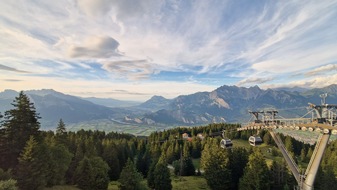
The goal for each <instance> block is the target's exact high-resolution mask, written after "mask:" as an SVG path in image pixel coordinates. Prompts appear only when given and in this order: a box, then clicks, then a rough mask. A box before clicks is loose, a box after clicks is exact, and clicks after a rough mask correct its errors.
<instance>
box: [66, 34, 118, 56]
mask: <svg viewBox="0 0 337 190" xmlns="http://www.w3.org/2000/svg"><path fill="white" fill-rule="evenodd" d="M118 46H119V43H118V42H117V41H116V40H115V39H113V38H111V37H108V36H104V37H93V38H90V39H89V40H87V42H86V44H85V45H84V46H75V45H72V46H71V47H70V48H69V50H68V54H69V56H70V57H72V58H88V59H91V58H109V57H111V56H119V55H120V54H119V53H118V49H117V48H118Z"/></svg>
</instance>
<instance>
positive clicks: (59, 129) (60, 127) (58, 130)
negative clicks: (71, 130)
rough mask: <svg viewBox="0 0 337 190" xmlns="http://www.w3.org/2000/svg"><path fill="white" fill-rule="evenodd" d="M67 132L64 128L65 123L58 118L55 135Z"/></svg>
mask: <svg viewBox="0 0 337 190" xmlns="http://www.w3.org/2000/svg"><path fill="white" fill-rule="evenodd" d="M66 132H67V130H66V124H64V122H63V120H62V119H60V121H59V123H58V125H57V128H56V134H57V135H63V134H65V133H66Z"/></svg>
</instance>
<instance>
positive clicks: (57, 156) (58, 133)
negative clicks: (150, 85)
mask: <svg viewBox="0 0 337 190" xmlns="http://www.w3.org/2000/svg"><path fill="white" fill-rule="evenodd" d="M0 117H1V128H0V189H8V190H10V189H22V190H34V189H44V188H46V187H53V186H56V185H65V184H67V185H72V186H74V187H77V188H79V189H83V190H93V189H95V190H105V189H108V186H109V183H110V182H111V181H117V182H118V187H119V189H122V190H129V189H130V190H131V189H160V190H166V189H172V177H173V176H199V177H200V178H203V179H205V180H206V182H207V186H208V188H209V189H242V190H256V189H261V190H265V189H293V187H294V186H296V181H295V179H294V178H293V177H292V175H291V173H290V171H289V170H288V169H287V166H286V163H285V162H284V161H282V160H281V161H279V160H274V161H272V162H269V163H268V162H267V161H266V156H265V154H264V152H262V151H261V149H259V148H252V147H250V148H245V147H234V148H232V149H223V148H221V147H220V140H221V136H219V135H217V134H218V133H219V132H221V131H222V130H226V137H228V138H231V139H243V140H247V139H248V138H249V136H250V135H252V134H255V133H256V131H242V132H237V131H235V130H233V129H235V128H237V127H239V125H237V124H223V123H222V124H209V125H208V126H200V127H189V128H183V127H179V128H174V129H170V130H167V131H160V132H159V131H158V132H154V133H152V134H151V135H150V136H148V137H135V136H133V135H130V134H119V133H115V132H111V133H105V132H104V131H84V130H80V131H77V132H69V131H67V127H66V124H65V123H64V122H63V121H62V119H60V121H59V123H58V126H55V131H41V130H39V128H40V123H39V113H37V112H36V109H35V107H34V104H33V103H32V102H30V100H29V98H28V96H27V95H25V94H24V93H23V92H21V93H20V94H19V96H18V97H16V98H15V100H14V101H13V109H11V110H8V111H6V112H5V113H2V114H1V115H0ZM259 135H260V136H261V138H263V141H264V143H265V144H267V145H270V146H272V147H273V148H271V153H270V154H271V155H273V156H277V155H280V153H279V151H278V150H277V148H276V147H275V145H274V142H273V140H272V138H271V136H270V135H269V133H267V132H266V131H261V132H260V134H259ZM281 138H282V139H283V141H284V144H285V146H286V147H287V149H288V151H289V152H291V154H292V155H293V157H294V159H295V161H296V162H299V163H304V165H305V163H308V162H309V159H310V156H311V154H312V152H313V149H314V145H313V146H310V145H308V144H304V143H302V142H299V141H297V140H295V139H293V138H291V137H289V136H282V135H281ZM336 147H337V142H336V141H334V142H331V143H330V144H329V146H328V147H327V149H326V151H325V155H324V157H323V160H322V163H321V167H320V170H319V173H318V175H317V177H316V183H315V189H337V180H336V174H337V165H336V163H337V150H336ZM193 160H200V165H198V166H196V165H195V164H194V163H193ZM144 181H145V183H144Z"/></svg>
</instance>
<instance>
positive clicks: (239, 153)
mask: <svg viewBox="0 0 337 190" xmlns="http://www.w3.org/2000/svg"><path fill="white" fill-rule="evenodd" d="M247 162H248V152H247V150H246V149H244V148H233V149H232V151H231V152H230V155H229V169H230V170H231V174H232V180H231V183H232V189H238V185H239V180H240V178H241V177H242V176H243V170H244V168H245V167H246V165H247Z"/></svg>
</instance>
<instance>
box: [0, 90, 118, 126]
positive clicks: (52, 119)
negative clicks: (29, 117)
mask: <svg viewBox="0 0 337 190" xmlns="http://www.w3.org/2000/svg"><path fill="white" fill-rule="evenodd" d="M24 92H25V93H26V94H27V95H28V96H29V98H30V99H31V101H32V102H33V103H34V106H35V108H36V110H37V112H38V113H39V114H40V116H41V120H40V122H41V125H42V127H43V128H55V127H56V124H57V122H58V121H59V120H60V119H61V118H62V119H63V121H65V122H66V123H76V122H82V121H90V120H94V119H103V118H109V117H112V116H113V115H114V113H115V110H113V109H111V108H107V107H104V106H100V105H96V104H94V103H92V102H89V101H86V100H83V99H81V98H79V97H75V96H71V95H65V94H62V93H60V92H56V91H54V90H51V89H43V90H29V91H24ZM17 95H18V92H15V91H12V90H5V91H4V92H2V93H0V104H1V108H0V112H1V113H3V112H4V111H6V110H9V109H11V108H12V106H11V103H12V102H13V100H14V98H15V97H16V96H17Z"/></svg>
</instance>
